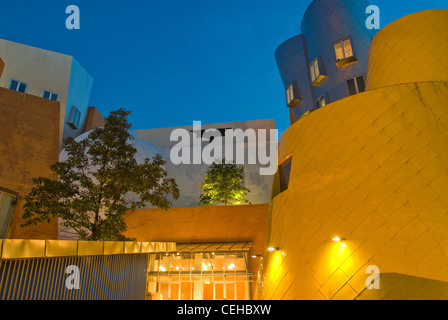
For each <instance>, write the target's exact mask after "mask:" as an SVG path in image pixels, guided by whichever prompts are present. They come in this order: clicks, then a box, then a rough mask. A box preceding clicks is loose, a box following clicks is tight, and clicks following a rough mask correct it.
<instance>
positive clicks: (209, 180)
mask: <svg viewBox="0 0 448 320" xmlns="http://www.w3.org/2000/svg"><path fill="white" fill-rule="evenodd" d="M243 179H244V167H243V166H240V167H237V165H236V164H235V163H234V162H231V163H227V162H226V161H225V159H223V160H222V161H221V163H216V162H214V163H213V164H212V165H211V166H210V167H209V169H208V170H207V173H206V176H205V180H204V182H203V183H202V184H201V189H202V190H203V191H204V193H203V194H201V196H200V198H199V203H200V204H201V205H203V206H208V205H211V204H213V203H223V204H224V205H228V204H231V205H235V204H241V203H249V204H250V202H249V201H248V200H247V199H246V198H245V196H246V195H247V193H248V192H250V190H249V189H248V188H246V187H244V186H243V185H242V183H243Z"/></svg>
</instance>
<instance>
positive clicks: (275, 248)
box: [268, 247, 280, 251]
mask: <svg viewBox="0 0 448 320" xmlns="http://www.w3.org/2000/svg"><path fill="white" fill-rule="evenodd" d="M277 250H280V248H279V247H269V248H268V251H277Z"/></svg>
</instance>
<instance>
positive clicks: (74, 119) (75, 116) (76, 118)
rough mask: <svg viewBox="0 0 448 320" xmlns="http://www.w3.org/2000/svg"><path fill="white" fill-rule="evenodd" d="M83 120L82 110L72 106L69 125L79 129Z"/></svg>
mask: <svg viewBox="0 0 448 320" xmlns="http://www.w3.org/2000/svg"><path fill="white" fill-rule="evenodd" d="M80 121H81V111H79V110H78V108H76V107H75V106H73V107H72V110H71V112H70V118H69V121H68V125H69V126H70V127H72V128H73V129H78V128H79V124H80Z"/></svg>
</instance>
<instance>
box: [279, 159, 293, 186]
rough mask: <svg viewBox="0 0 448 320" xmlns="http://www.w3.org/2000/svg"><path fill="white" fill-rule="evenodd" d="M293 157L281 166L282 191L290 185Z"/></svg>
mask: <svg viewBox="0 0 448 320" xmlns="http://www.w3.org/2000/svg"><path fill="white" fill-rule="evenodd" d="M291 165H292V158H289V159H288V160H286V161H285V162H284V163H282V164H281V165H280V167H279V174H280V192H283V191H285V190H287V189H288V187H289V177H290V175H291Z"/></svg>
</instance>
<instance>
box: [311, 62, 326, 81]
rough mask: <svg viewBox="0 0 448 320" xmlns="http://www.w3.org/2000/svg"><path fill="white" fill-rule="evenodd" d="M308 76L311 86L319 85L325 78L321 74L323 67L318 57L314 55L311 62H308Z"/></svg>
mask: <svg viewBox="0 0 448 320" xmlns="http://www.w3.org/2000/svg"><path fill="white" fill-rule="evenodd" d="M310 78H311V85H312V86H315V87H316V86H319V85H321V84H322V82H323V81H324V80H325V79H326V78H327V77H326V76H325V75H324V74H323V68H322V65H321V62H320V58H319V57H316V59H314V60H313V62H312V63H311V64H310Z"/></svg>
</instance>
